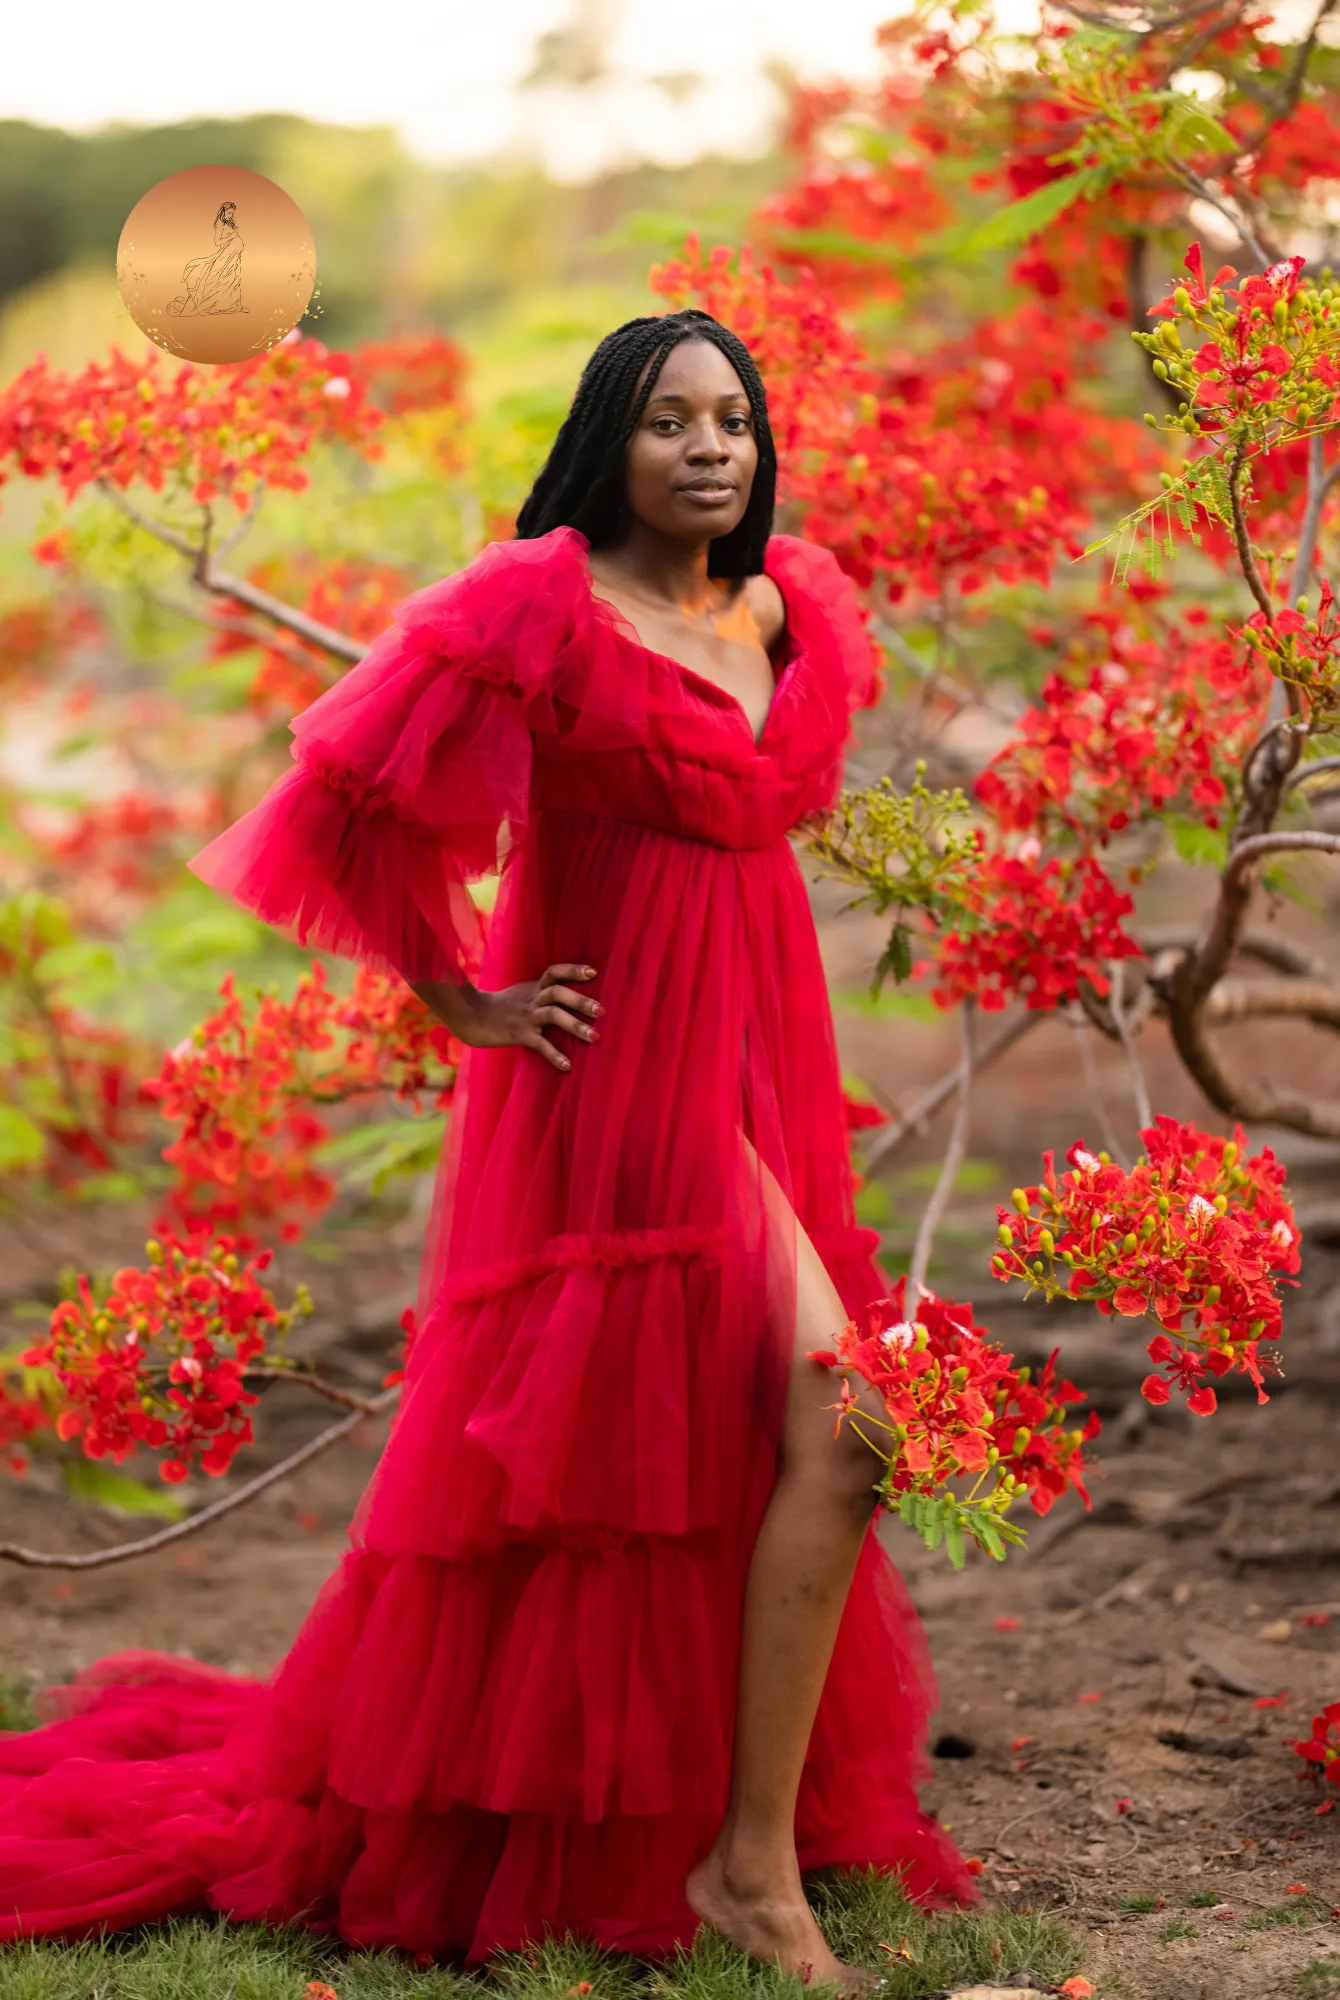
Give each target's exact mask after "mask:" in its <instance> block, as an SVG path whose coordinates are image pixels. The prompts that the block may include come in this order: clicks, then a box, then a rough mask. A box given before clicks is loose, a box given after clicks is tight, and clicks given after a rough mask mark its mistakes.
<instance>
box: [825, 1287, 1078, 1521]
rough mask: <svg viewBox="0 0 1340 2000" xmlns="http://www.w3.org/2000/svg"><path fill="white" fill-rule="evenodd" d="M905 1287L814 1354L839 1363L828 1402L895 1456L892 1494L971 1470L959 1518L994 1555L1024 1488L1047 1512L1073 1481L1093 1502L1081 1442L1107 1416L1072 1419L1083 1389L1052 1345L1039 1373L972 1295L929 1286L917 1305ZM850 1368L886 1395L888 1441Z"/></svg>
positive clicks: (942, 1486)
mask: <svg viewBox="0 0 1340 2000" xmlns="http://www.w3.org/2000/svg"><path fill="white" fill-rule="evenodd" d="M906 1289H907V1280H906V1279H905V1278H900V1279H899V1280H898V1283H897V1285H896V1286H895V1288H894V1290H893V1293H892V1295H891V1296H890V1297H889V1298H888V1299H883V1300H880V1301H878V1302H877V1303H876V1304H875V1305H874V1306H873V1307H872V1308H871V1309H870V1312H869V1315H868V1319H867V1324H866V1326H865V1328H864V1330H862V1329H861V1328H860V1327H859V1326H858V1325H857V1324H856V1322H855V1321H851V1322H849V1323H848V1324H847V1325H846V1326H845V1327H844V1328H843V1329H842V1330H841V1332H840V1333H839V1334H838V1335H837V1339H836V1343H835V1347H834V1348H833V1349H832V1350H829V1349H822V1350H818V1351H816V1352H814V1353H812V1354H811V1355H810V1357H809V1358H810V1359H811V1360H812V1361H821V1362H823V1363H824V1364H825V1365H826V1366H827V1367H829V1368H833V1369H836V1370H838V1371H839V1372H840V1374H841V1378H842V1381H841V1388H840V1392H839V1394H840V1400H839V1401H838V1402H837V1403H835V1404H833V1405H831V1407H832V1408H833V1409H835V1410H836V1411H837V1425H836V1426H835V1428H840V1426H841V1425H842V1423H843V1421H844V1420H846V1421H848V1422H849V1423H851V1425H852V1427H853V1428H854V1429H855V1430H856V1431H857V1432H858V1433H859V1434H860V1436H861V1437H862V1438H864V1440H865V1442H866V1443H867V1444H869V1445H870V1446H871V1447H872V1449H874V1450H875V1451H876V1452H877V1453H878V1454H879V1456H880V1457H881V1458H883V1459H884V1460H885V1461H886V1465H887V1470H886V1472H885V1474H884V1478H883V1480H882V1481H881V1482H880V1486H879V1492H880V1494H881V1497H882V1499H883V1501H884V1504H885V1505H886V1506H890V1507H896V1506H897V1505H898V1501H899V1496H900V1495H904V1494H909V1495H919V1496H921V1497H922V1498H934V1497H937V1496H940V1495H942V1494H945V1493H947V1491H948V1490H949V1489H950V1488H951V1485H952V1482H953V1481H955V1480H958V1479H961V1478H963V1477H969V1478H974V1479H975V1482H976V1483H975V1484H974V1486H973V1487H972V1489H971V1491H970V1493H969V1494H968V1495H967V1496H966V1498H964V1499H963V1500H961V1501H959V1502H958V1503H957V1505H958V1508H959V1510H960V1512H961V1519H962V1525H963V1527H964V1528H965V1529H967V1531H968V1532H969V1533H971V1534H974V1535H975V1536H977V1538H978V1539H979V1540H980V1541H981V1542H982V1545H983V1546H984V1547H986V1548H988V1549H990V1550H991V1553H993V1554H997V1555H999V1554H1002V1553H1003V1549H1002V1548H1000V1547H996V1546H993V1543H999V1542H1001V1541H1002V1540H1003V1539H1017V1533H1016V1534H1015V1535H1013V1536H1012V1535H1010V1534H1009V1533H1008V1524H1006V1523H1005V1515H1006V1511H1007V1509H1008V1508H1009V1506H1010V1504H1011V1502H1012V1501H1013V1500H1015V1499H1017V1498H1019V1497H1020V1496H1021V1495H1022V1494H1024V1493H1027V1494H1029V1496H1030V1498H1031V1500H1032V1504H1033V1507H1034V1510H1035V1511H1036V1512H1037V1513H1039V1514H1045V1513H1047V1512H1048V1510H1049V1509H1050V1508H1051V1506H1052V1504H1053V1502H1054V1501H1056V1500H1057V1499H1058V1498H1059V1497H1060V1495H1061V1494H1063V1493H1065V1492H1066V1491H1067V1490H1068V1489H1069V1488H1071V1487H1073V1488H1074V1489H1075V1491H1076V1492H1078V1493H1079V1494H1080V1496H1081V1498H1082V1499H1083V1500H1084V1503H1085V1505H1086V1506H1087V1505H1088V1494H1087V1492H1086V1491H1085V1488H1084V1482H1083V1470H1084V1466H1083V1455H1082V1447H1083V1444H1084V1443H1085V1441H1086V1440H1087V1439H1089V1438H1092V1437H1093V1436H1095V1435H1096V1433H1097V1431H1098V1428H1099V1424H1098V1418H1097V1415H1096V1414H1095V1415H1091V1416H1090V1417H1089V1419H1088V1421H1087V1423H1086V1424H1085V1425H1084V1427H1083V1429H1067V1428H1066V1426H1065V1416H1066V1411H1067V1407H1068V1405H1070V1404H1072V1403H1075V1402H1077V1401H1078V1400H1079V1397H1080V1392H1079V1390H1078V1389H1076V1388H1075V1387H1074V1385H1073V1384H1072V1383H1070V1382H1065V1381H1058V1379H1057V1376H1056V1365H1055V1364H1056V1356H1055V1354H1053V1355H1052V1356H1051V1357H1050V1358H1049V1359H1048V1361H1047V1363H1046V1366H1045V1367H1044V1368H1043V1369H1042V1371H1041V1373H1040V1374H1039V1375H1038V1378H1037V1380H1036V1381H1034V1380H1033V1379H1032V1376H1031V1371H1030V1370H1029V1369H1027V1368H1015V1367H1014V1366H1013V1358H1012V1356H1010V1355H1008V1354H1006V1353H1004V1352H1003V1350H1002V1349H1001V1348H999V1347H997V1346H995V1345H994V1344H993V1343H992V1342H990V1341H989V1340H988V1339H987V1336H986V1330H985V1328H984V1327H980V1326H976V1325H974V1324H973V1317H972V1307H971V1306H969V1305H954V1304H951V1303H950V1302H949V1301H948V1300H944V1299H937V1298H935V1297H933V1296H932V1295H931V1294H929V1293H927V1294H925V1295H924V1296H923V1297H922V1298H921V1300H920V1301H919V1302H918V1304H917V1306H916V1307H915V1309H914V1310H913V1311H912V1312H911V1313H910V1314H909V1312H908V1309H907V1303H906ZM853 1375H856V1376H859V1377H860V1378H862V1380H864V1381H865V1382H868V1383H869V1384H870V1386H871V1387H872V1388H874V1389H875V1390H877V1391H878V1393H879V1395H880V1397H881V1398H882V1400H883V1403H884V1407H885V1409H886V1411H887V1413H888V1418H887V1422H885V1421H884V1420H883V1419H874V1420H873V1421H874V1422H875V1423H876V1425H877V1427H878V1429H879V1430H881V1431H882V1432H883V1433H884V1434H885V1442H883V1443H881V1441H880V1440H879V1439H877V1438H875V1437H872V1436H870V1434H869V1431H868V1429H867V1428H866V1427H867V1426H868V1425H869V1424H870V1423H871V1422H872V1419H871V1418H870V1417H868V1416H867V1415H866V1414H865V1412H863V1411H862V1410H861V1409H860V1407H859V1403H858V1398H857V1392H855V1391H853V1389H852V1386H851V1377H852V1376H853ZM983 1489H984V1490H983ZM962 1510H966V1513H963V1512H962ZM1003 1527H1004V1529H1005V1532H1004V1533H1003V1534H1002V1528H1003Z"/></svg>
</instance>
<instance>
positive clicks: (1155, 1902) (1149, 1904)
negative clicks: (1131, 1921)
mask: <svg viewBox="0 0 1340 2000" xmlns="http://www.w3.org/2000/svg"><path fill="white" fill-rule="evenodd" d="M1162 1900H1163V1899H1162V1897H1160V1896H1152V1895H1143V1896H1123V1897H1122V1899H1121V1907H1122V1909H1123V1910H1129V1911H1130V1913H1131V1915H1132V1916H1135V1917H1147V1916H1148V1915H1149V1912H1150V1911H1151V1910H1157V1908H1158V1906H1159V1904H1160V1902H1161V1901H1162Z"/></svg>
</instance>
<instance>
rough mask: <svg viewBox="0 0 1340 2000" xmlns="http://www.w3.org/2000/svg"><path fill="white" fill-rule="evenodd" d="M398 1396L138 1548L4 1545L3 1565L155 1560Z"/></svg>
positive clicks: (86, 1565) (344, 1421)
mask: <svg viewBox="0 0 1340 2000" xmlns="http://www.w3.org/2000/svg"><path fill="white" fill-rule="evenodd" d="M399 1394H400V1390H399V1388H398V1387H396V1388H394V1389H386V1390H384V1391H383V1393H382V1394H381V1395H380V1396H374V1397H373V1398H372V1399H371V1401H370V1402H369V1403H368V1404H367V1405H366V1407H365V1408H363V1409H361V1410H353V1411H351V1413H350V1414H349V1415H348V1416H347V1417H341V1418H340V1420H339V1422H338V1423H337V1424H332V1425H331V1426H330V1428H329V1430H324V1431H322V1432H321V1433H320V1435H319V1436H317V1437H314V1438H313V1439H312V1441H311V1443H310V1444H305V1445H303V1447H302V1449H301V1450H300V1451H294V1452H290V1453H289V1455H288V1457H287V1458H283V1459H281V1460H280V1461H279V1464H278V1465H272V1466H271V1467H270V1469H269V1471H268V1472H262V1473H261V1474H259V1476H258V1477H257V1478H255V1479H252V1480H249V1481H248V1482H247V1484H246V1485H245V1486H239V1487H238V1488H237V1491H236V1492H235V1493H226V1494H225V1495H224V1497H223V1498H222V1499H221V1500H216V1501H215V1502H214V1503H213V1505H212V1506H209V1507H202V1508H201V1510H200V1512H199V1513H198V1514H192V1515H191V1517H190V1519H189V1520H186V1521H174V1522H173V1524H172V1526H171V1527H170V1528H160V1529H159V1530H158V1532H157V1534H153V1535H144V1536H142V1537H141V1538H140V1540H139V1541H135V1542H119V1543H117V1545H116V1546H115V1547H114V1548H110V1549H95V1550H93V1551H92V1553H90V1554H87V1555H67V1554H65V1553H64V1552H63V1551H60V1550H52V1549H26V1548H23V1547H22V1546H21V1545H20V1544H19V1543H18V1542H0V1562H13V1563H20V1564H21V1565H22V1566H23V1567H24V1568H26V1569H106V1568H107V1566H108V1564H109V1563H120V1562H129V1561H130V1560H131V1558H132V1557H133V1556H147V1555H153V1554H155V1553H156V1552H157V1551H158V1550H159V1549H165V1548H169V1547H170V1546H171V1545H172V1543H173V1542H180V1541H184V1540H185V1539H186V1537H187V1536H188V1535H198V1534H199V1533H200V1531H201V1529H202V1528H208V1527H211V1526H212V1525H213V1523H214V1522H215V1521H221V1520H222V1519H223V1517H224V1515H225V1514H234V1513H236V1511H237V1509H238V1508H239V1507H245V1506H246V1505H247V1504H248V1502H249V1501H252V1500H254V1499H256V1497H257V1495H258V1494H261V1493H264V1492H265V1490H266V1488H267V1487H270V1486H276V1485H278V1483H279V1481H280V1480H281V1479H287V1478H288V1477H289V1475H290V1473H294V1472H297V1471H298V1470H299V1469H300V1467H302V1466H304V1465H310V1464H311V1462H312V1460H313V1459H314V1458H319V1457H320V1456H321V1454H322V1452H325V1451H329V1450H330V1447H331V1446H332V1445H333V1444H338V1443H339V1441H340V1439H341V1438H344V1437H348V1435H349V1433H350V1431H352V1430H356V1429H357V1428H358V1426H359V1425H360V1424H362V1423H366V1422H367V1420H368V1418H369V1417H374V1416H379V1415H380V1414H381V1412H382V1411H383V1410H389V1409H390V1407H391V1405H392V1404H393V1403H394V1402H395V1401H396V1399H397V1397H398V1396H399Z"/></svg>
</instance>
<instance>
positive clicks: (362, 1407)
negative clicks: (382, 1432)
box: [242, 1368, 378, 1417]
mask: <svg viewBox="0 0 1340 2000" xmlns="http://www.w3.org/2000/svg"><path fill="white" fill-rule="evenodd" d="M242 1379H243V1380H244V1381H246V1382H296V1383H297V1384H298V1386H299V1388H302V1389H310V1390H311V1391H312V1394H313V1395H315V1396H324V1397H325V1399H326V1401H327V1402H328V1403H338V1404H339V1405H340V1407H341V1409H345V1410H357V1411H359V1412H360V1414H361V1415H363V1416H365V1417H370V1416H375V1414H376V1411H377V1407H378V1402H377V1398H376V1397H375V1396H360V1395H359V1394H358V1391H357V1390H356V1389H340V1388H338V1387H337V1386H336V1385H335V1383H334V1382H327V1381H326V1379H325V1377H324V1376H322V1375H313V1374H310V1373H309V1372H308V1371H307V1370H306V1369H304V1368H246V1369H244V1370H243V1376H242Z"/></svg>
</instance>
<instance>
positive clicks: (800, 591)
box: [767, 535, 883, 714]
mask: <svg viewBox="0 0 1340 2000" xmlns="http://www.w3.org/2000/svg"><path fill="white" fill-rule="evenodd" d="M767 567H768V572H769V574H770V575H772V576H773V577H774V578H775V579H776V580H777V581H778V582H779V584H780V586H781V588H782V591H783V594H784V595H785V596H786V599H787V622H788V626H789V627H790V629H791V634H792V638H793V640H795V641H796V642H797V643H798V644H799V645H800V646H801V648H802V649H803V650H804V652H805V653H806V654H807V655H808V656H809V658H810V659H811V660H812V661H813V662H814V665H815V669H816V671H817V672H818V674H819V675H820V678H821V679H822V680H823V682H824V683H825V687H826V690H827V691H828V692H829V693H830V694H831V695H832V696H833V697H834V699H835V702H836V704H837V705H838V706H840V707H842V708H845V710H846V711H847V713H848V714H850V713H851V712H852V711H853V710H854V709H858V708H870V707H872V706H873V705H874V703H875V702H877V701H878V700H879V697H880V695H881V694H882V692H883V677H882V675H881V672H880V653H879V647H878V645H877V644H876V642H875V640H874V639H873V638H872V636H871V634H870V631H869V628H868V627H867V625H866V622H865V616H864V613H863V611H862V608H861V599H860V596H859V594H858V592H857V589H856V585H855V584H854V583H853V582H852V579H851V578H850V577H849V576H848V575H847V572H846V571H845V570H844V569H843V567H842V565H841V564H840V563H839V561H838V559H837V557H836V556H835V555H834V554H833V551H832V550H831V549H826V548H823V547H821V546H820V544H819V543H818V542H807V541H805V540H804V539H803V538H802V537H801V536H799V535H773V536H772V537H771V538H770V540H769V543H768V563H767Z"/></svg>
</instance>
